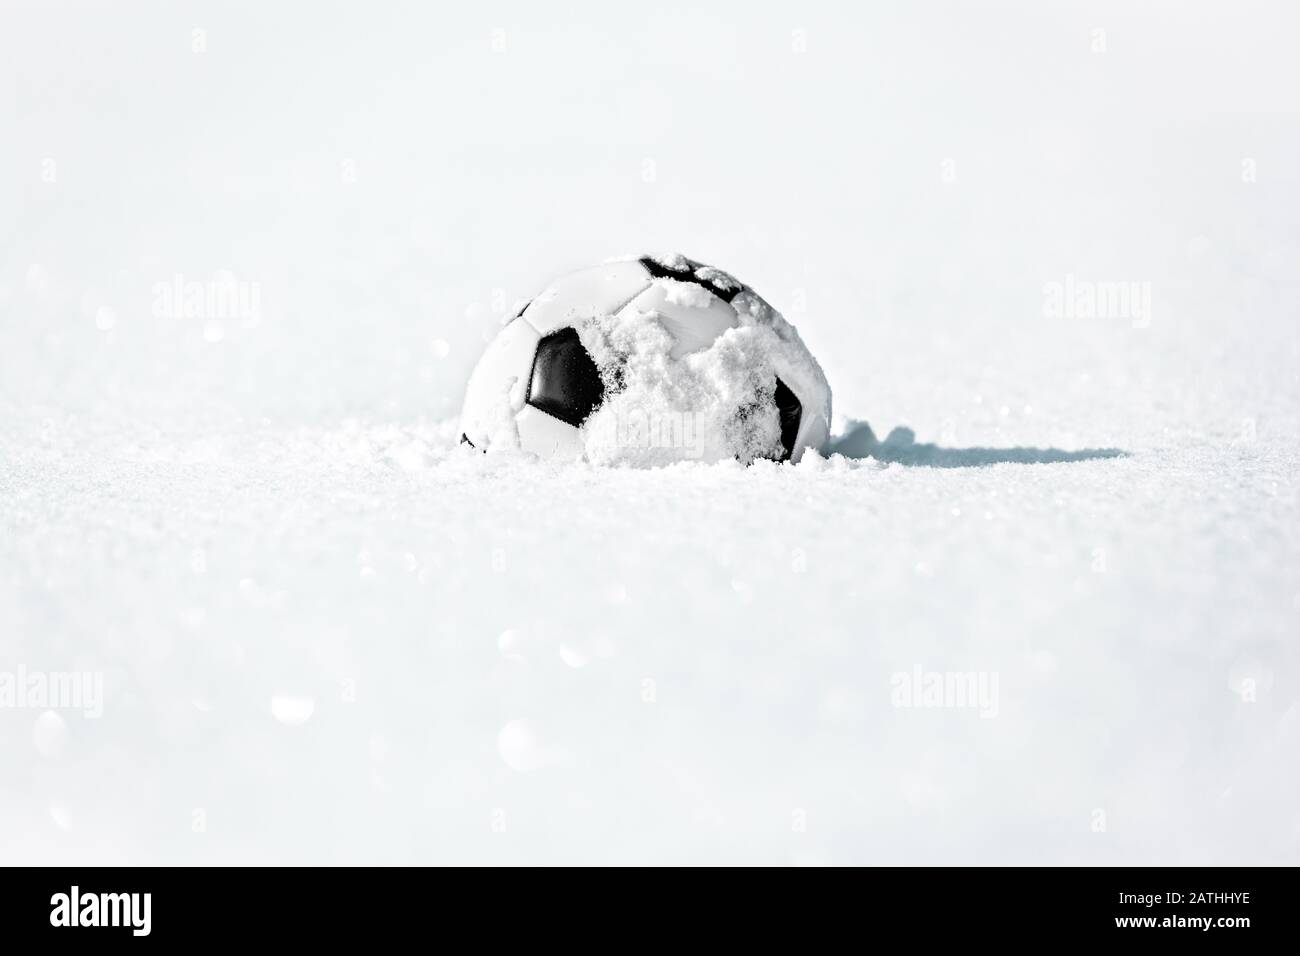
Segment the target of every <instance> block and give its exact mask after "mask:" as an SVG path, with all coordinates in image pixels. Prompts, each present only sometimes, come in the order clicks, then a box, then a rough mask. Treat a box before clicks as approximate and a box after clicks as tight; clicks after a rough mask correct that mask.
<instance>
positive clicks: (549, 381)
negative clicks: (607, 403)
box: [528, 329, 605, 427]
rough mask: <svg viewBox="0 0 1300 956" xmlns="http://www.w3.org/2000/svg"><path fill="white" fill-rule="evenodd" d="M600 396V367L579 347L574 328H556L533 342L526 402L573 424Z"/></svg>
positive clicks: (592, 408)
mask: <svg viewBox="0 0 1300 956" xmlns="http://www.w3.org/2000/svg"><path fill="white" fill-rule="evenodd" d="M604 398H605V383H604V382H602V381H601V379H600V370H599V369H597V368H596V363H595V362H593V361H592V360H591V356H590V355H588V354H587V350H586V349H585V348H583V347H582V340H581V339H579V338H578V331H577V329H560V330H559V331H558V332H552V333H551V334H550V335H548V336H546V337H545V338H543V339H542V340H541V341H540V342H538V343H537V355H536V357H535V358H534V359H533V377H532V379H531V381H530V382H529V385H528V404H529V405H532V406H533V407H534V408H537V409H540V410H541V411H544V412H546V414H548V415H553V416H554V417H556V418H558V419H559V420H560V421H562V422H568V423H569V424H570V425H573V426H575V427H576V426H579V425H581V424H582V423H583V422H584V421H586V420H587V416H588V415H590V414H591V413H592V412H593V411H595V409H596V406H598V405H599V404H600V403H601V402H602V401H603V400H604Z"/></svg>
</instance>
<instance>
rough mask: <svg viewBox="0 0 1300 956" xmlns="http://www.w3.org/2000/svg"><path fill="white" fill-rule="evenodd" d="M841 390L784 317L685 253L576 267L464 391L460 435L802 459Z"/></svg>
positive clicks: (556, 447)
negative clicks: (833, 393) (830, 382)
mask: <svg viewBox="0 0 1300 956" xmlns="http://www.w3.org/2000/svg"><path fill="white" fill-rule="evenodd" d="M830 416H831V391H830V386H829V385H828V384H827V382H826V377H825V375H824V374H823V373H822V370H821V367H820V366H819V365H818V364H817V360H816V359H815V358H813V356H812V353H811V352H809V351H808V349H807V347H806V346H805V345H804V344H803V341H802V340H801V339H800V337H799V333H798V332H797V331H796V330H795V328H794V326H793V325H791V324H790V323H789V322H788V321H786V319H785V318H784V317H783V316H782V315H781V313H779V312H778V311H776V309H774V308H772V307H771V306H770V305H768V303H767V302H765V301H764V300H763V299H762V298H760V297H759V296H758V294H757V293H755V292H754V290H753V289H750V288H749V287H748V286H746V285H744V284H743V283H740V282H738V281H737V280H736V279H734V278H733V277H732V276H730V275H728V274H727V273H725V272H723V271H721V270H720V269H715V268H713V267H712V266H707V265H703V264H701V263H698V262H695V261H693V260H691V259H687V258H686V257H685V256H682V255H672V256H641V257H639V258H627V259H616V260H611V261H609V262H606V263H604V264H603V265H599V266H595V267H593V268H589V269H584V270H581V271H579V272H575V273H572V274H570V275H566V276H564V277H563V278H560V279H558V280H556V281H555V282H553V283H552V284H551V285H550V286H549V287H548V288H547V289H546V290H545V291H544V292H542V293H541V294H540V295H538V296H537V297H536V298H534V299H532V300H531V301H529V302H528V303H527V304H526V305H525V306H524V307H523V308H522V309H520V310H517V311H516V313H515V314H514V316H513V317H512V318H511V319H510V321H509V322H508V323H507V324H506V325H505V327H504V328H503V329H502V330H501V332H500V333H499V334H498V335H497V337H496V338H495V339H494V340H493V341H492V342H491V344H490V345H489V346H488V348H487V350H486V352H485V353H484V355H483V357H482V358H481V359H480V360H479V363H478V365H477V366H476V367H475V369H474V372H473V374H472V375H471V376H470V380H469V385H468V386H467V388H466V392H465V407H464V411H463V413H462V416H461V434H462V441H463V442H465V443H466V444H469V445H471V446H473V447H474V448H477V449H481V450H483V451H502V450H511V451H523V452H529V453H532V454H535V455H538V456H540V457H543V458H554V459H571V460H575V461H576V460H580V459H585V460H587V461H590V462H593V463H596V464H611V465H613V464H627V465H637V466H645V467H650V466H657V465H666V464H671V463H673V462H677V461H684V460H694V461H706V462H710V461H721V460H724V459H731V458H735V459H739V460H740V461H743V462H751V461H754V460H755V459H759V458H767V459H773V460H776V461H787V460H789V461H798V460H799V458H800V457H801V456H802V455H803V452H804V451H805V450H806V449H809V448H813V449H820V448H821V447H822V446H823V445H824V444H825V442H826V440H827V437H828V435H829V422H830Z"/></svg>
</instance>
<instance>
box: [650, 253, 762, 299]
mask: <svg viewBox="0 0 1300 956" xmlns="http://www.w3.org/2000/svg"><path fill="white" fill-rule="evenodd" d="M638 261H639V262H640V263H641V265H642V266H644V267H645V270H646V272H648V273H650V274H651V275H652V276H654V277H655V278H656V279H676V280H677V281H678V282H692V283H694V284H695V285H698V286H700V287H702V288H705V289H708V290H709V291H710V292H712V293H713V294H714V295H716V296H717V297H718V298H719V299H721V300H722V301H723V302H730V301H731V300H732V299H734V298H735V297H736V296H737V295H739V294H740V286H739V285H737V286H736V287H735V288H734V289H728V288H725V287H723V286H721V285H719V284H718V283H716V282H714V281H712V280H710V279H701V278H700V277H699V276H697V275H696V274H695V273H696V272H697V271H698V270H700V269H703V268H705V266H704V264H703V263H701V262H696V261H695V260H694V259H687V258H686V257H685V256H682V261H683V262H685V263H686V265H685V266H684V267H682V268H676V267H671V266H666V265H664V264H663V263H662V262H660V261H659V260H658V259H652V258H650V257H649V256H643V257H642V258H641V259H639V260H638ZM712 271H713V273H714V274H715V275H716V274H718V270H716V269H714V270H712Z"/></svg>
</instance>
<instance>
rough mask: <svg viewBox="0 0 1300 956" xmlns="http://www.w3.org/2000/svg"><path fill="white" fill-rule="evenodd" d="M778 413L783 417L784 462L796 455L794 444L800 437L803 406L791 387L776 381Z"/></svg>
mask: <svg viewBox="0 0 1300 956" xmlns="http://www.w3.org/2000/svg"><path fill="white" fill-rule="evenodd" d="M776 411H777V414H778V415H780V416H781V447H782V448H784V449H785V454H784V455H783V456H782V457H781V460H782V461H789V460H790V456H791V455H793V454H794V442H795V439H796V438H798V437H799V421H800V419H802V418H803V405H801V404H800V403H799V399H798V397H797V396H796V395H795V393H794V392H792V391H790V387H789V386H788V385H786V384H785V382H783V381H781V380H780V379H779V378H778V379H777V380H776Z"/></svg>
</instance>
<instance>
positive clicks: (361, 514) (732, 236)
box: [0, 2, 1300, 864]
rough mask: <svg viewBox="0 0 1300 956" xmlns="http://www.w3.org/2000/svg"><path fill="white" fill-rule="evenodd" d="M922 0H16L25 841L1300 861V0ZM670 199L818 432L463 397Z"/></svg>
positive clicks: (356, 849)
mask: <svg viewBox="0 0 1300 956" xmlns="http://www.w3.org/2000/svg"><path fill="white" fill-rule="evenodd" d="M875 6H876V5H872V7H873V8H872V9H859V8H858V7H850V6H849V5H845V4H816V3H814V4H804V5H799V6H797V7H796V6H788V5H772V4H764V5H755V4H740V3H734V4H719V5H716V6H715V5H711V6H710V8H709V9H708V10H702V9H700V8H699V7H698V6H693V7H692V8H691V15H690V16H689V17H687V16H686V10H685V8H683V9H682V10H678V11H673V10H672V9H669V8H662V9H661V8H656V12H655V14H654V15H653V16H650V15H647V13H646V8H645V7H644V6H643V5H640V6H633V5H626V6H623V5H619V4H610V3H608V2H603V3H599V4H597V3H586V4H578V5H577V6H570V7H566V8H565V10H564V11H563V12H557V11H556V10H554V9H549V10H548V9H543V8H541V7H538V6H536V5H525V4H515V3H508V4H505V5H496V6H493V7H491V8H479V7H473V6H465V7H462V8H460V9H447V8H443V7H438V8H436V9H435V8H434V7H432V6H429V5H424V4H414V3H412V4H409V5H404V6H398V5H381V6H380V7H375V6H374V5H363V4H355V5H350V8H349V9H343V10H340V9H338V8H336V7H330V8H329V9H323V8H319V7H317V6H312V7H311V8H310V9H308V8H306V7H303V8H298V7H297V5H294V4H284V5H270V6H268V5H265V4H254V3H236V4H230V3H222V4H215V3H213V4H206V3H203V4H198V5H195V6H188V7H181V6H176V7H173V6H168V7H165V8H163V7H159V8H156V9H151V10H150V11H149V12H147V13H141V12H136V13H134V14H130V15H127V14H124V13H122V12H121V11H119V10H116V9H108V8H106V7H102V6H101V5H94V4H89V3H86V4H74V5H72V9H71V10H69V9H65V8H63V7H57V6H56V7H48V8H47V7H46V6H44V5H36V4H21V5H17V6H8V7H6V9H5V13H4V29H3V30H0V74H3V76H2V79H3V82H2V83H0V91H3V92H0V142H2V143H3V144H4V148H3V149H0V251H2V252H0V766H3V768H4V771H3V773H0V862H16V863H92V862H93V863H112V862H125V863H147V862H179V863H206V862H216V863H233V862H427V863H437V862H479V863H493V862H528V863H541V862H553V863H576V862H620V863H622V862H652V863H669V862H673V863H678V862H736V863H813V864H815V863H832V864H838V863H904V864H910V863H975V862H987V863H1031V862H1041V863H1088V864H1092V863H1144V864H1159V863H1166V864H1190V863H1284V862H1285V863H1297V862H1300V768H1298V767H1297V760H1298V759H1300V690H1298V688H1297V677H1298V676H1300V649H1298V648H1297V642H1296V633H1297V627H1296V624H1297V615H1298V612H1300V521H1298V520H1297V492H1298V482H1297V469H1298V467H1300V437H1298V436H1300V371H1298V370H1300V322H1298V321H1297V315H1300V235H1298V234H1297V225H1296V222H1297V220H1296V214H1297V210H1300V126H1298V125H1297V115H1300V82H1297V80H1300V77H1298V76H1297V69H1298V68H1297V67H1296V65H1295V63H1296V61H1295V57H1294V55H1293V51H1292V50H1291V48H1290V47H1291V43H1292V38H1293V37H1294V35H1295V30H1296V28H1297V26H1300V22H1297V17H1298V14H1297V13H1296V12H1295V9H1294V6H1293V5H1291V4H1286V3H1282V2H1278V3H1260V4H1247V6H1246V7H1245V8H1243V7H1241V6H1240V5H1233V6H1228V5H1223V4H1211V3H1203V4H1190V5H1189V4H1186V3H1179V4H1174V3H1154V4H1144V5H1142V7H1141V9H1134V8H1133V5H1131V4H1127V3H1109V4H1107V3H1100V4H1098V3H1089V4H1082V3H1080V4H1063V5H1056V4H1054V5H1051V6H1050V7H1047V6H1044V5H1041V4H1036V3H1029V2H1026V3H1006V4H998V5H996V6H994V7H989V8H985V9H982V10H976V9H974V8H971V9H967V7H966V6H965V5H962V4H957V3H952V4H938V3H923V4H919V5H917V4H909V5H906V6H905V7H904V6H901V5H900V6H898V7H897V8H895V9H892V10H878V9H874V7H875ZM195 31H200V32H195ZM1098 31H1102V32H1101V33H1100V34H1099V33H1098ZM656 248H658V249H680V250H682V251H683V252H684V253H686V254H688V255H690V256H691V257H693V258H696V259H699V260H701V261H704V262H709V263H712V264H714V265H717V266H718V267H720V268H723V269H726V270H728V271H729V272H732V273H734V274H735V275H736V276H737V277H738V278H739V279H740V280H742V281H744V282H746V283H748V284H750V285H752V286H753V287H754V288H755V289H756V290H758V292H759V293H761V294H762V295H763V296H764V297H765V298H766V299H768V300H769V301H770V302H771V303H772V305H773V306H774V307H776V308H778V309H780V310H781V311H782V312H783V313H784V314H785V315H787V316H788V317H789V318H790V319H791V321H793V322H794V323H795V324H796V325H797V326H798V328H799V331H800V333H801V335H802V337H803V339H804V341H805V342H806V343H807V344H808V345H809V347H810V349H811V350H812V352H813V354H814V355H816V356H817V358H818V360H819V361H820V362H821V364H822V367H823V368H824V369H825V371H826V375H827V378H828V379H829V381H830V383H831V385H832V387H833V389H834V393H835V411H836V423H835V426H836V427H835V431H836V433H837V436H838V438H837V442H836V443H835V444H834V445H833V446H832V448H831V449H829V450H828V454H827V455H826V456H825V457H821V456H808V457H806V458H805V460H804V461H803V462H801V463H800V464H799V465H797V466H789V465H786V466H778V465H775V464H772V463H767V462H762V463H759V464H756V465H754V466H752V467H749V468H745V467H741V466H739V465H737V464H735V463H724V464H715V465H705V464H699V463H684V464H679V465H674V466H672V467H669V468H664V469H659V470H642V469H633V468H606V467H597V466H592V465H577V466H559V465H553V464H539V463H536V462H534V461H531V460H528V459H526V458H524V457H520V456H511V455H502V456H486V457H485V456H482V455H479V454H477V453H475V452H472V451H470V450H469V449H466V448H464V447H461V446H458V445H457V444H456V438H457V437H458V434H457V431H456V424H457V423H456V418H457V415H458V413H459V410H460V402H461V399H462V397H463V389H464V385H465V381H466V378H467V376H468V373H469V370H470V368H471V367H472V365H473V363H474V362H475V360H476V359H477V357H478V355H479V353H480V351H481V350H482V348H483V346H484V343H485V342H486V341H487V340H488V339H489V338H490V337H491V336H492V335H493V334H495V332H496V330H497V328H498V327H499V325H500V321H501V319H502V318H503V317H504V316H505V315H506V314H507V313H508V312H509V310H510V309H511V308H512V307H513V306H514V304H515V302H516V301H517V300H520V299H523V298H526V297H528V296H530V295H532V294H534V293H535V292H536V291H537V290H538V289H541V288H543V287H544V286H545V284H546V282H547V281H548V280H549V279H550V278H552V277H553V276H555V275H558V274H561V273H563V272H565V271H566V270H569V269H573V268H579V267H581V266H584V265H587V264H590V263H593V262H599V261H601V260H603V259H605V258H607V257H608V256H610V255H612V254H615V253H618V252H620V251H622V250H629V249H656ZM855 422H856V423H857V424H855ZM864 422H869V423H870V426H866V425H865V424H861V423H864ZM19 675H21V676H22V677H23V678H24V681H23V686H22V687H21V688H19V687H17V685H16V683H15V681H16V678H17V677H18V676H19ZM77 675H89V678H88V682H86V683H84V684H79V685H78V686H79V687H81V688H82V689H84V690H87V692H88V693H89V695H90V697H92V698H95V700H93V701H90V702H88V701H87V700H85V699H83V700H82V701H81V703H80V704H79V705H78V706H67V705H66V701H65V702H63V703H64V705H63V706H51V704H52V703H57V702H51V701H49V700H46V701H44V702H42V701H40V700H38V699H36V697H35V696H34V692H32V691H31V690H30V687H29V686H28V685H29V682H31V681H32V680H35V681H36V682H37V683H39V682H41V681H47V680H54V679H56V678H60V676H62V677H71V676H77ZM961 675H970V683H969V684H962V685H961V686H962V687H969V688H970V689H971V692H972V694H973V697H971V698H968V699H958V698H957V697H956V696H955V690H956V689H959V688H958V684H959V683H960V682H961V681H962V680H964V678H962V676H961ZM96 680H98V681H100V683H101V684H102V694H100V695H98V696H96V695H95V693H94V688H95V681H96ZM6 681H8V687H9V689H10V696H9V697H8V698H6V697H5V688H6ZM31 686H35V684H31ZM69 686H71V685H69ZM24 688H26V689H24ZM89 703H94V704H95V705H96V706H89ZM932 703H933V704H938V705H939V706H929V704H932ZM97 710H98V711H102V713H96V711H97Z"/></svg>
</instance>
